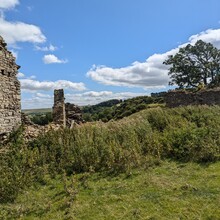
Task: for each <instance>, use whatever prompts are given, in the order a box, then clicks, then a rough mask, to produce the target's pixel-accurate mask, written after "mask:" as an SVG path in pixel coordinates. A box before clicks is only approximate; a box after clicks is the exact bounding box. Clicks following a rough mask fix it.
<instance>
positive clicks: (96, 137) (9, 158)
mask: <svg viewBox="0 0 220 220" xmlns="http://www.w3.org/2000/svg"><path fill="white" fill-rule="evenodd" d="M219 134H220V107H219V106H212V107H208V106H196V107H190V106H189V107H184V108H174V109H168V108H159V107H158V108H151V109H147V110H143V111H141V112H139V113H136V114H133V115H132V116H130V117H127V118H123V119H122V120H119V121H116V122H115V121H110V122H108V123H102V122H94V123H86V124H84V125H82V126H76V127H75V128H73V129H71V130H68V129H65V130H59V131H51V132H48V133H46V134H45V135H42V136H41V137H39V138H38V139H37V140H35V141H33V142H31V143H29V144H25V143H23V140H22V135H20V134H19V132H17V133H15V134H13V135H12V137H11V142H10V143H8V144H7V145H4V146H1V148H0V177H1V178H0V201H1V202H2V203H3V202H6V203H7V202H13V201H14V200H15V199H16V197H17V196H18V195H19V193H20V191H22V190H24V189H25V188H27V187H31V186H33V185H34V184H35V183H39V184H42V185H45V184H47V181H46V179H45V178H46V177H47V176H48V175H49V176H50V178H51V179H53V178H56V177H57V175H61V174H62V175H63V174H65V175H66V176H71V175H73V174H75V173H87V172H105V173H107V174H108V175H118V174H120V173H125V174H126V175H129V174H130V173H131V171H132V170H133V169H137V168H139V169H140V168H148V167H151V166H152V165H156V164H160V163H161V161H163V160H167V159H169V160H170V159H171V160H174V161H178V162H197V163H202V164H204V163H212V162H215V161H218V160H219V158H220V135H219Z"/></svg>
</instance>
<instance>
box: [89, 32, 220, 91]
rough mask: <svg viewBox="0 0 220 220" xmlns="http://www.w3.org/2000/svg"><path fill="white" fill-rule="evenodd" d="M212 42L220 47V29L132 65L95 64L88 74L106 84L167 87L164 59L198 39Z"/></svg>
mask: <svg viewBox="0 0 220 220" xmlns="http://www.w3.org/2000/svg"><path fill="white" fill-rule="evenodd" d="M199 39H201V40H203V41H205V42H210V43H212V44H213V45H214V46H216V47H218V48H220V29H216V30H212V29H209V30H206V31H204V32H201V33H199V34H196V35H193V36H191V37H190V38H189V40H188V42H187V43H185V44H182V45H180V46H179V47H178V48H175V49H172V50H170V51H168V52H166V53H162V54H154V55H152V56H150V57H149V58H147V59H146V61H145V62H137V61H136V62H134V63H133V64H131V65H130V66H127V67H122V68H111V67H106V66H95V65H94V66H93V67H92V68H91V69H90V70H89V71H88V72H87V76H88V77H90V78H91V79H93V80H94V81H97V82H99V83H102V84H105V85H112V86H125V87H141V88H144V89H153V88H154V89H158V88H165V87H166V86H167V85H168V81H169V77H168V66H166V65H163V61H164V60H165V59H167V57H168V55H171V54H175V53H176V52H178V50H179V48H180V47H184V46H186V44H188V43H191V44H195V42H196V41H197V40H199Z"/></svg>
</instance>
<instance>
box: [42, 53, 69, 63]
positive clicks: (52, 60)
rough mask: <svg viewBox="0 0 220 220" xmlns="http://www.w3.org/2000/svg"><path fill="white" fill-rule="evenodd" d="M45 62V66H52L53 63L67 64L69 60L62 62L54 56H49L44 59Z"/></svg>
mask: <svg viewBox="0 0 220 220" xmlns="http://www.w3.org/2000/svg"><path fill="white" fill-rule="evenodd" d="M43 62H44V63H45V64H52V63H67V62H68V61H67V60H61V59H59V58H58V57H56V56H55V55H53V54H48V55H45V56H44V57H43Z"/></svg>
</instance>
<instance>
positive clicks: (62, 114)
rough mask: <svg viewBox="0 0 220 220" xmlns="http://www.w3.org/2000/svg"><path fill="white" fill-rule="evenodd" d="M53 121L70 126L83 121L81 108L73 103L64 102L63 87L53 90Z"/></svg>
mask: <svg viewBox="0 0 220 220" xmlns="http://www.w3.org/2000/svg"><path fill="white" fill-rule="evenodd" d="M53 122H54V123H55V124H59V125H62V126H63V127H66V126H67V127H69V128H71V127H72V126H73V124H74V123H76V124H80V123H82V122H83V119H82V112H81V109H80V108H79V107H78V106H76V105H75V104H71V103H65V98H64V91H63V89H58V90H54V106H53Z"/></svg>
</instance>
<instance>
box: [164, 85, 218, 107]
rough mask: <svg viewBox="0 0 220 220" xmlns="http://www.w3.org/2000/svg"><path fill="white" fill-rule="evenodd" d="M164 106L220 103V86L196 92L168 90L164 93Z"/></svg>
mask: <svg viewBox="0 0 220 220" xmlns="http://www.w3.org/2000/svg"><path fill="white" fill-rule="evenodd" d="M165 102H166V106H167V107H170V108H173V107H178V106H187V105H220V88H215V89H209V90H200V91H198V92H187V91H170V92H168V93H167V94H166V95H165Z"/></svg>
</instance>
